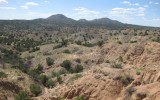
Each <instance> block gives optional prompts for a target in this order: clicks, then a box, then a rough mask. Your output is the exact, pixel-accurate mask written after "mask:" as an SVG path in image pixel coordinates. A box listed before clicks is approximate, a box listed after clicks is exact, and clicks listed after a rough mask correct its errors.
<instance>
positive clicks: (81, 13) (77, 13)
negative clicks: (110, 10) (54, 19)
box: [67, 7, 100, 19]
mask: <svg viewBox="0 0 160 100" xmlns="http://www.w3.org/2000/svg"><path fill="white" fill-rule="evenodd" d="M73 10H74V12H73V14H68V15H67V16H69V17H71V18H74V19H95V18H97V17H100V12H98V11H94V10H90V9H87V8H85V7H78V8H75V9H73Z"/></svg>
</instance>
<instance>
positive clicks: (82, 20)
mask: <svg viewBox="0 0 160 100" xmlns="http://www.w3.org/2000/svg"><path fill="white" fill-rule="evenodd" d="M78 21H79V22H88V20H86V19H80V20H78Z"/></svg>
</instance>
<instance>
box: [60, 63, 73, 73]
mask: <svg viewBox="0 0 160 100" xmlns="http://www.w3.org/2000/svg"><path fill="white" fill-rule="evenodd" d="M71 64H72V63H71V61H70V60H65V61H63V63H62V64H61V66H62V67H64V68H65V69H66V70H68V71H69V70H70V69H71Z"/></svg>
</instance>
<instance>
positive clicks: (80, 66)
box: [74, 64, 83, 73]
mask: <svg viewBox="0 0 160 100" xmlns="http://www.w3.org/2000/svg"><path fill="white" fill-rule="evenodd" d="M82 71H83V66H82V65H79V64H78V65H76V66H75V68H74V72H75V73H79V72H82Z"/></svg>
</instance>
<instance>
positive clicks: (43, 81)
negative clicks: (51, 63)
mask: <svg viewBox="0 0 160 100" xmlns="http://www.w3.org/2000/svg"><path fill="white" fill-rule="evenodd" d="M39 79H40V80H41V82H42V84H43V85H45V84H46V82H47V81H48V77H47V76H46V75H41V76H40V77H39Z"/></svg>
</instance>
